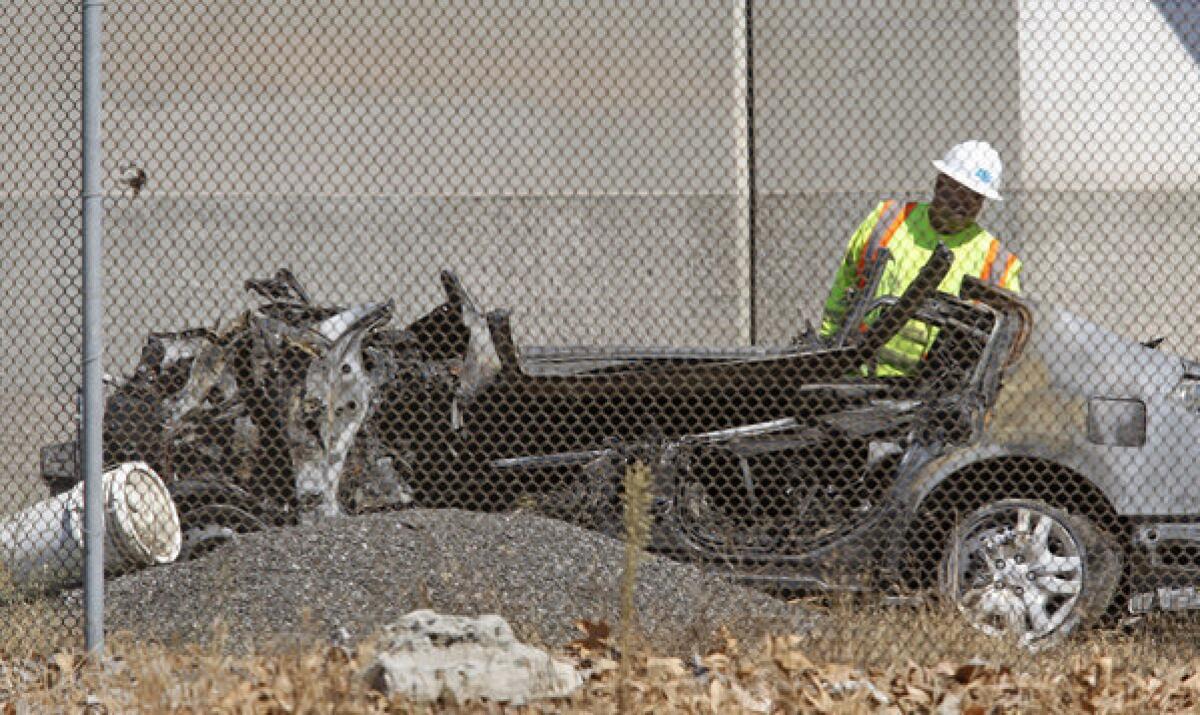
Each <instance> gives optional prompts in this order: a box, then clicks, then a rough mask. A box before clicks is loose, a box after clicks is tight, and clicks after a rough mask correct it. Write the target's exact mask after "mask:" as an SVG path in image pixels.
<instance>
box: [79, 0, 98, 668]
mask: <svg viewBox="0 0 1200 715" xmlns="http://www.w3.org/2000/svg"><path fill="white" fill-rule="evenodd" d="M103 12H104V3H103V2H101V1H100V0H83V400H82V402H83V405H82V407H83V425H82V434H81V444H80V448H81V452H82V454H81V460H80V462H81V464H82V467H83V479H84V514H83V525H84V526H83V528H84V553H85V556H84V566H83V593H84V631H85V633H84V638H85V642H86V646H87V649H88V651H89V652H91V653H98V652H100V651H102V650H103V648H104V495H103V489H104V485H103V475H102V470H103V465H102V463H101V459H102V423H103V418H104V399H103V385H102V380H103V373H102V371H101V354H102V350H103V335H102V332H101V315H102V313H101V307H102V305H101V299H102V280H101V278H102V276H101V270H100V267H101V252H102V242H101V239H102V237H103V233H102V232H103V223H104V194H103V189H102V185H101V177H100V156H101V154H100V151H101V148H100V112H101V80H102V78H101V72H100V61H101V52H100V40H101V32H102V21H103Z"/></svg>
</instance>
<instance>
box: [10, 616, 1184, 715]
mask: <svg viewBox="0 0 1200 715" xmlns="http://www.w3.org/2000/svg"><path fill="white" fill-rule="evenodd" d="M576 627H577V628H578V629H579V631H580V636H579V638H577V639H575V640H574V641H572V642H571V643H569V644H568V645H567V646H566V647H565V648H564V653H565V654H566V655H567V657H571V658H574V659H575V661H576V662H577V663H578V664H579V667H580V669H581V670H584V671H585V672H586V673H587V674H588V680H587V682H586V683H585V686H584V688H583V689H581V690H580V691H579V692H577V693H576V694H575V695H574V696H573V697H572V698H571V699H570V700H568V701H558V702H543V703H535V704H533V705H531V706H528V707H526V708H523V709H520V708H511V707H502V706H499V705H497V704H494V703H492V704H488V703H470V704H463V705H456V704H452V703H441V704H439V705H438V706H432V707H427V706H413V705H412V704H411V703H405V702H402V701H388V700H387V699H385V698H384V697H383V696H381V695H380V694H378V693H375V692H372V691H371V690H370V689H369V688H368V687H366V685H365V684H364V683H363V681H362V679H361V678H360V677H358V675H359V673H361V672H362V670H363V667H364V665H365V664H366V663H367V662H368V657H369V648H368V649H364V650H362V651H360V652H356V651H352V650H347V649H345V648H341V647H336V646H335V647H328V646H321V647H314V648H311V649H308V650H305V651H301V652H292V653H285V654H281V655H270V656H268V655H258V656H251V657H246V658H233V657H228V656H220V655H216V654H212V653H201V652H198V651H169V650H158V651H154V652H129V653H126V654H124V658H123V659H122V660H121V668H120V669H119V671H117V674H116V675H114V674H113V671H112V670H111V669H109V670H108V675H107V676H104V675H103V673H99V672H96V671H95V670H94V669H92V668H91V666H90V664H89V663H88V662H87V660H86V659H84V658H82V657H80V656H78V655H74V654H67V653H59V654H56V655H54V656H51V657H49V658H43V659H41V660H39V661H38V663H37V664H36V665H37V666H38V668H37V670H38V671H39V673H40V674H39V675H36V676H34V677H29V676H26V678H25V685H26V686H27V688H26V689H25V691H24V692H23V693H21V694H20V695H19V696H18V697H17V698H15V699H14V700H13V701H10V702H8V703H5V704H4V706H3V708H2V709H0V713H7V712H18V711H20V710H18V709H17V708H16V706H14V705H13V702H18V703H23V704H26V705H27V706H32V707H35V711H36V707H37V706H39V705H46V704H57V707H59V708H60V709H61V708H62V707H63V706H64V705H65V707H66V708H67V710H72V708H73V707H75V706H79V705H81V704H83V703H90V702H96V703H97V704H98V707H97V708H95V709H93V708H84V709H82V710H80V711H84V712H118V711H124V710H126V709H128V708H129V707H130V706H131V705H132V706H134V707H135V708H140V709H149V710H153V711H155V712H175V713H201V712H206V713H207V712H216V713H253V714H255V715H259V714H264V715H282V714H285V713H300V712H306V713H307V712H339V713H384V712H440V711H453V712H472V713H474V712H480V713H493V712H521V711H525V712H615V710H616V704H617V703H618V702H624V703H625V704H626V705H627V706H628V710H629V711H630V712H640V713H654V714H655V715H661V714H662V713H668V712H687V713H771V714H772V715H774V714H775V713H780V714H783V713H846V712H872V713H889V714H891V713H931V714H938V715H941V714H943V713H963V714H966V715H985V714H988V715H990V714H991V713H1010V712H1029V711H1036V712H1072V713H1075V712H1082V713H1108V712H1125V711H1138V712H1144V711H1146V712H1164V713H1176V712H1194V711H1196V710H1198V709H1200V662H1193V663H1191V664H1180V665H1178V666H1177V667H1173V668H1171V669H1157V670H1156V669H1147V668H1141V669H1138V668H1131V667H1126V666H1124V665H1122V664H1121V663H1119V662H1117V661H1116V660H1115V659H1114V658H1112V657H1110V656H1107V655H1104V654H1103V652H1102V651H1098V652H1096V653H1095V654H1093V655H1092V656H1090V657H1078V658H1077V662H1074V663H1062V664H1059V665H1060V666H1062V667H1059V668H1056V669H1055V670H1056V673H1057V674H1055V675H1047V674H1040V675H1038V674H1030V673H1023V672H1015V671H1013V670H1012V669H1010V668H1008V667H1004V666H998V665H993V664H990V663H988V662H985V661H969V662H960V663H952V662H941V663H935V664H919V663H915V662H907V663H897V664H893V665H891V666H890V667H886V668H869V669H864V668H857V667H854V666H852V665H847V664H839V663H819V662H814V661H813V660H812V658H811V657H810V656H809V655H808V653H807V652H806V649H805V642H804V640H803V639H802V638H800V637H798V636H794V635H788V636H776V637H772V638H768V639H766V640H764V641H763V642H762V643H760V644H758V647H749V646H746V645H743V644H740V643H738V641H737V640H736V639H734V638H732V637H730V636H729V635H728V634H724V636H723V638H720V639H718V640H719V641H720V642H721V643H722V645H721V646H720V647H718V648H716V649H714V650H712V651H710V652H708V653H705V654H704V655H696V656H694V657H692V658H690V659H681V658H676V657H663V656H659V655H654V654H644V653H638V654H634V655H632V656H631V660H630V667H629V669H628V670H629V673H630V675H629V677H628V678H627V679H626V680H624V681H620V680H619V676H618V673H619V669H618V664H619V658H620V657H621V654H620V653H618V652H617V651H616V649H615V647H614V645H613V637H612V631H611V629H610V628H609V627H608V625H607V624H605V623H603V622H599V621H586V620H581V621H578V622H576ZM30 662H31V661H25V663H26V664H29V663H30ZM0 665H3V666H4V667H0V672H4V671H5V669H6V668H7V671H8V672H10V673H12V672H16V671H14V670H13V664H12V661H11V660H9V661H7V662H5V663H3V664H0ZM619 687H623V688H624V689H625V690H624V697H623V698H618V697H617V695H618V693H617V688H619ZM25 711H29V710H28V707H27V709H26V710H24V711H22V712H25Z"/></svg>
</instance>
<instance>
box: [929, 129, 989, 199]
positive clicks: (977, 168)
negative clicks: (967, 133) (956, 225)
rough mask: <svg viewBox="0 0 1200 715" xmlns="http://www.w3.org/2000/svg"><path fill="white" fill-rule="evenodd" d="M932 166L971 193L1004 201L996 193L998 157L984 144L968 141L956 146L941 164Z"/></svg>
mask: <svg viewBox="0 0 1200 715" xmlns="http://www.w3.org/2000/svg"><path fill="white" fill-rule="evenodd" d="M933 165H934V166H936V167H937V170H938V171H940V172H942V173H943V174H945V175H947V176H949V177H950V178H951V179H954V180H955V181H957V182H958V183H960V184H962V185H963V186H965V187H967V188H968V189H970V190H971V191H974V192H975V193H978V194H983V195H984V196H986V197H988V198H989V199H993V200H995V201H1003V200H1004V199H1002V198H1000V192H999V189H1000V172H1001V171H1003V167H1002V166H1001V165H1000V155H999V154H997V153H996V150H995V149H993V148H992V147H991V145H990V144H988V143H987V142H981V141H975V140H971V141H965V142H963V143H962V144H957V145H955V146H954V147H952V148H951V149H950V151H948V152H946V156H945V158H943V159H942V160H941V161H937V160H934V162H933Z"/></svg>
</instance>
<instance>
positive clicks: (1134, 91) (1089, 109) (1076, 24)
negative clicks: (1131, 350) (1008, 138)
mask: <svg viewBox="0 0 1200 715" xmlns="http://www.w3.org/2000/svg"><path fill="white" fill-rule="evenodd" d="M1198 48H1200V6H1198V5H1196V4H1195V3H1191V2H1175V1H1173V0H1161V1H1156V2H1149V1H1148V0H1137V1H1136V2H1131V1H1129V0H1105V1H1102V2H1095V1H1089V2H1083V1H1082V0H1023V1H1022V5H1021V32H1020V52H1021V68H1022V82H1021V141H1022V144H1023V145H1024V166H1023V169H1024V175H1023V177H1022V178H1023V188H1024V190H1025V193H1026V196H1025V200H1024V201H1023V202H1022V204H1021V212H1020V219H1019V220H1020V223H1021V225H1022V226H1023V227H1024V228H1025V235H1024V242H1023V244H1024V245H1023V249H1024V251H1025V253H1026V255H1027V260H1028V261H1029V263H1030V267H1029V275H1030V280H1031V284H1032V285H1034V286H1036V290H1037V291H1038V293H1039V294H1040V295H1041V296H1042V297H1043V298H1044V299H1046V300H1053V301H1054V302H1057V303H1061V304H1065V305H1067V306H1068V307H1070V308H1072V309H1073V310H1075V311H1077V312H1079V313H1081V314H1083V315H1086V316H1088V317H1090V318H1092V319H1093V320H1095V321H1097V322H1100V323H1102V324H1104V325H1107V326H1110V327H1112V328H1114V329H1116V330H1119V331H1120V332H1122V333H1124V334H1126V335H1129V336H1132V337H1137V338H1149V337H1152V336H1164V337H1166V338H1167V342H1166V343H1165V345H1164V347H1165V348H1168V349H1171V350H1172V351H1173V352H1179V353H1182V354H1185V355H1189V356H1192V357H1200V344H1198V342H1197V341H1198V340H1200V330H1198V329H1197V323H1196V320H1195V317H1194V315H1193V312H1194V306H1195V305H1196V302H1197V300H1198V299H1200V291H1198V289H1197V284H1198V283H1200V251H1198V250H1197V248H1196V245H1197V243H1196V237H1197V227H1198V226H1200V192H1198V191H1197V186H1200V122H1197V121H1196V117H1195V111H1194V107H1195V106H1196V103H1197V102H1198V101H1200V65H1198V64H1197V57H1198Z"/></svg>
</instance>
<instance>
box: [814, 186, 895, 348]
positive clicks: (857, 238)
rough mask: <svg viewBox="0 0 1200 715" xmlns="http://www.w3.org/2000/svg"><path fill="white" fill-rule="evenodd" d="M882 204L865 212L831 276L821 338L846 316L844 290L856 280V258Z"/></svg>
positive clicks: (831, 334)
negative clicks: (830, 286)
mask: <svg viewBox="0 0 1200 715" xmlns="http://www.w3.org/2000/svg"><path fill="white" fill-rule="evenodd" d="M883 204H884V202H880V203H879V205H878V206H876V207H875V210H874V211H872V212H871V213H869V214H867V217H866V218H865V219H863V221H862V223H860V224H859V225H858V228H857V229H856V230H855V231H854V235H852V236H851V237H850V244H849V245H848V246H847V247H846V255H845V257H843V259H842V263H841V265H840V266H838V270H837V273H836V274H835V275H834V278H833V287H832V288H830V290H829V297H828V298H827V299H826V300H825V313H824V315H823V316H822V317H821V337H823V338H828V337H832V336H833V335H834V334H835V333H837V331H838V328H839V327H841V324H842V319H843V318H844V317H845V316H846V291H847V290H848V289H849V288H850V287H851V286H853V285H854V282H855V281H856V280H858V259H859V257H860V256H861V255H862V252H863V248H864V247H865V244H866V242H867V238H868V237H869V236H870V235H871V229H873V228H874V227H875V222H876V221H878V220H879V215H880V213H882V212H883Z"/></svg>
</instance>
